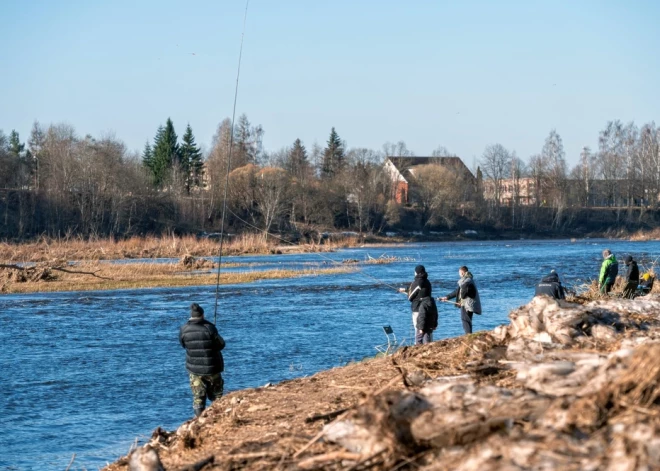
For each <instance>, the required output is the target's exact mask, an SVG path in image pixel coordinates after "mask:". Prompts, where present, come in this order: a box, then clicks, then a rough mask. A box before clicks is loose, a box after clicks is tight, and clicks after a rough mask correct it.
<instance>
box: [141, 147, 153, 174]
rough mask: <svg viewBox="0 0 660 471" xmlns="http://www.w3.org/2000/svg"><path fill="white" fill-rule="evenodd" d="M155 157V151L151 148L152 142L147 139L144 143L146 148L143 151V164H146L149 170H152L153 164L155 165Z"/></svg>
mask: <svg viewBox="0 0 660 471" xmlns="http://www.w3.org/2000/svg"><path fill="white" fill-rule="evenodd" d="M153 158H154V153H153V151H152V150H151V144H149V141H147V143H146V144H145V145H144V150H143V151H142V165H144V166H145V167H146V168H148V169H149V170H152V168H151V166H152V165H153ZM152 171H153V170H152Z"/></svg>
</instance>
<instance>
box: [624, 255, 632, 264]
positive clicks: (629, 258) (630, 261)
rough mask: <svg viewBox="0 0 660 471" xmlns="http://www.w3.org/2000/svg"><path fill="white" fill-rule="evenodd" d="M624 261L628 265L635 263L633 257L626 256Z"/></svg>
mask: <svg viewBox="0 0 660 471" xmlns="http://www.w3.org/2000/svg"><path fill="white" fill-rule="evenodd" d="M623 261H624V263H625V264H626V265H630V264H631V263H632V261H633V258H632V255H626V256H625V257H623Z"/></svg>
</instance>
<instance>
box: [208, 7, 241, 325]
mask: <svg viewBox="0 0 660 471" xmlns="http://www.w3.org/2000/svg"><path fill="white" fill-rule="evenodd" d="M249 5H250V0H246V1H245V14H244V15H243V32H242V33H241V47H240V49H239V51H238V68H237V70H236V87H235V89H234V108H233V111H232V114H231V136H230V137H229V154H228V157H227V175H226V177H225V188H224V195H223V197H222V222H221V223H220V250H219V252H218V276H217V278H216V281H215V306H214V308H213V323H214V324H217V323H218V297H219V295H220V267H221V266H222V246H223V242H224V240H225V219H226V213H227V188H229V173H230V172H231V157H232V151H233V150H234V121H235V119H236V102H237V101H238V83H239V79H240V77H241V59H242V58H243V40H244V39H245V24H246V23H247V13H248V6H249Z"/></svg>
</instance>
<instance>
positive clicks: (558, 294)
mask: <svg viewBox="0 0 660 471" xmlns="http://www.w3.org/2000/svg"><path fill="white" fill-rule="evenodd" d="M534 296H550V297H551V298H553V299H566V294H565V293H564V287H563V286H562V285H561V281H559V275H558V274H557V272H556V271H555V270H551V271H550V274H549V275H546V276H544V277H543V278H541V282H540V283H538V284H537V285H536V291H535V293H534Z"/></svg>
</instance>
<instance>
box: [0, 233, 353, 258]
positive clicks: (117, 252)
mask: <svg viewBox="0 0 660 471" xmlns="http://www.w3.org/2000/svg"><path fill="white" fill-rule="evenodd" d="M278 243H279V241H277V240H276V239H274V238H270V239H269V241H268V242H267V241H265V240H264V237H263V235H262V234H253V233H247V234H241V235H239V236H235V237H228V238H227V239H225V241H224V243H223V255H245V254H255V255H256V254H274V253H282V252H283V251H286V252H292V251H295V252H329V251H334V250H337V249H340V248H347V247H355V246H357V245H358V244H359V243H360V240H359V239H358V238H356V237H346V238H341V239H333V240H324V241H323V243H317V242H314V241H312V242H310V243H306V244H285V245H278ZM219 248H220V244H219V241H218V240H217V239H211V238H204V237H202V238H198V237H196V236H192V235H187V236H168V237H153V236H151V237H130V238H127V239H118V240H117V239H113V238H105V239H101V238H89V239H85V238H83V237H66V238H60V239H53V238H48V237H41V238H40V239H39V240H37V241H34V242H24V243H9V242H1V243H0V261H2V262H5V263H25V262H45V261H52V260H69V261H77V260H118V259H138V258H150V259H152V258H180V257H182V256H183V255H192V256H195V257H210V256H217V255H218V251H219Z"/></svg>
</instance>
